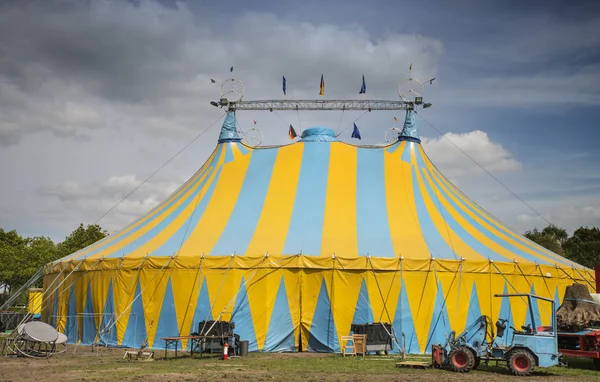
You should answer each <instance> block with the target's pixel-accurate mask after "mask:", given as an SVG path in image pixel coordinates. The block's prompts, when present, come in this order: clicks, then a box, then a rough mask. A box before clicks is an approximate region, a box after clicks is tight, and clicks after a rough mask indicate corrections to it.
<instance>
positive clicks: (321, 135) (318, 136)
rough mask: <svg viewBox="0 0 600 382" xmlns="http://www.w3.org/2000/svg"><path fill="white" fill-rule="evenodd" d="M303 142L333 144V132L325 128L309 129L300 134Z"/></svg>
mask: <svg viewBox="0 0 600 382" xmlns="http://www.w3.org/2000/svg"><path fill="white" fill-rule="evenodd" d="M302 141H304V142H335V141H337V139H336V137H335V131H333V130H331V129H328V128H326V127H311V128H309V129H306V130H304V131H303V132H302Z"/></svg>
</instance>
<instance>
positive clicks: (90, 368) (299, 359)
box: [0, 347, 600, 382]
mask: <svg viewBox="0 0 600 382" xmlns="http://www.w3.org/2000/svg"><path fill="white" fill-rule="evenodd" d="M74 351H75V348H71V349H69V350H68V351H67V352H66V353H64V354H60V355H56V356H54V357H52V358H49V359H44V360H34V359H25V358H16V357H1V356H0V381H25V380H26V381H36V382H37V381H91V380H143V381H214V380H216V381H225V380H234V381H241V380H244V381H374V382H379V381H381V382H383V381H386V382H389V381H401V380H420V381H423V380H440V381H441V380H444V381H453V380H456V381H458V380H467V381H469V380H470V381H475V380H491V381H504V380H514V379H515V378H517V377H513V376H512V375H510V374H509V373H508V371H507V369H506V367H504V366H499V367H495V366H494V367H492V366H489V367H486V366H485V365H481V366H480V367H479V369H478V370H476V371H472V372H471V373H468V374H458V373H453V372H451V371H446V370H431V369H427V370H417V369H403V368H397V367H395V364H396V362H398V361H400V359H399V358H398V357H389V356H369V357H367V358H366V359H362V358H360V357H358V358H353V357H346V358H342V357H341V356H339V355H333V354H311V353H290V354H266V353H262V354H260V353H253V354H250V355H249V356H248V357H243V358H239V357H238V358H233V359H230V360H229V361H221V360H218V359H216V358H212V359H211V358H210V357H208V358H206V357H205V358H203V359H198V358H196V356H194V358H193V359H192V358H189V356H187V355H186V356H180V357H179V358H177V359H174V358H169V359H167V360H164V359H161V357H163V356H164V352H162V351H158V352H156V357H157V360H155V361H128V360H123V359H122V357H123V354H124V350H121V349H101V350H100V351H99V352H98V353H96V352H92V351H91V349H90V348H86V347H78V348H77V349H76V351H75V352H74ZM180 354H181V353H180ZM173 355H174V354H173V353H170V354H169V357H173ZM412 359H416V358H412ZM420 360H428V359H424V358H421V359H420ZM569 362H570V367H569V368H559V367H553V368H550V369H537V370H536V373H535V375H534V376H532V377H530V378H528V380H529V379H533V380H542V379H543V380H556V381H564V380H572V381H575V380H590V381H592V380H594V381H597V380H599V379H600V372H599V371H595V370H594V368H593V365H592V362H591V361H590V360H587V359H582V360H578V359H571V360H569Z"/></svg>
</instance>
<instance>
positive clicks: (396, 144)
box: [386, 141, 402, 153]
mask: <svg viewBox="0 0 600 382" xmlns="http://www.w3.org/2000/svg"><path fill="white" fill-rule="evenodd" d="M401 144H402V142H400V141H397V142H396V143H394V145H393V146H391V147H388V148H387V149H386V150H387V152H389V153H393V152H394V151H396V150H398V147H400V145H401Z"/></svg>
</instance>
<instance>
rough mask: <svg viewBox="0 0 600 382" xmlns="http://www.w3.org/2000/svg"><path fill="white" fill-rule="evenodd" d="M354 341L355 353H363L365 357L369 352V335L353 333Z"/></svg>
mask: <svg viewBox="0 0 600 382" xmlns="http://www.w3.org/2000/svg"><path fill="white" fill-rule="evenodd" d="M352 343H353V345H354V355H356V354H362V356H363V358H365V354H367V335H366V334H354V335H352Z"/></svg>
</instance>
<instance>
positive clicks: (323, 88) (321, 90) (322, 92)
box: [319, 74, 325, 96]
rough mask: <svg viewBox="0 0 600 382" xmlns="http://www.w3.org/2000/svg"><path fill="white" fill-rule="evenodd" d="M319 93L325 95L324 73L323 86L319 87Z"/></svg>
mask: <svg viewBox="0 0 600 382" xmlns="http://www.w3.org/2000/svg"><path fill="white" fill-rule="evenodd" d="M319 95H320V96H324V95H325V81H324V80H323V75H322V74H321V86H320V87H319Z"/></svg>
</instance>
